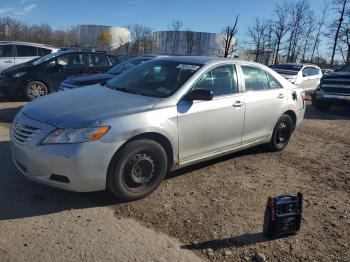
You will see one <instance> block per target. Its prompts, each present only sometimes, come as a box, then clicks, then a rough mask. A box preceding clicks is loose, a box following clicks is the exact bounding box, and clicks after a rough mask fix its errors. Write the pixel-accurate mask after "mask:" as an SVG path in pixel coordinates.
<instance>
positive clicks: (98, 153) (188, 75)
mask: <svg viewBox="0 0 350 262" xmlns="http://www.w3.org/2000/svg"><path fill="white" fill-rule="evenodd" d="M94 55H97V54H95V53H76V52H75V53H56V54H52V55H49V56H46V57H42V58H39V59H38V60H34V61H32V62H30V63H29V64H27V65H23V67H20V68H18V67H17V69H14V71H11V74H20V72H26V73H23V77H24V76H26V77H27V78H23V79H22V80H21V81H23V82H24V83H27V81H29V79H30V78H29V77H28V76H29V75H34V74H35V72H36V71H39V69H38V68H39V67H42V68H43V69H40V70H47V71H45V72H47V74H50V77H53V76H55V75H57V74H59V73H60V72H61V71H59V70H62V71H63V70H66V69H67V65H69V64H70V63H73V65H76V64H79V65H80V64H82V63H83V64H85V65H86V66H85V67H87V68H88V67H89V63H87V61H90V60H91V58H90V57H92V56H94ZM70 56H72V57H70ZM107 58H108V56H106V59H107ZM60 61H64V62H60ZM71 61H73V62H71ZM132 61H135V60H132ZM141 62H142V61H141ZM141 62H140V64H139V65H137V66H131V67H132V68H130V70H127V69H128V66H127V65H128V64H127V63H126V64H123V65H120V67H121V69H120V72H122V71H125V70H127V71H126V72H124V73H122V74H119V75H118V76H116V77H113V78H111V79H109V80H107V81H105V80H103V82H102V83H100V84H94V85H90V86H87V87H84V88H74V89H75V90H71V91H65V92H57V93H55V94H50V95H48V96H44V97H40V98H39V99H36V100H35V101H33V102H31V103H28V104H27V105H26V106H25V107H23V108H22V110H21V111H20V112H19V113H18V114H17V115H16V117H15V118H14V122H13V124H12V125H11V131H10V135H11V151H12V155H13V160H14V163H15V165H16V167H17V168H18V170H19V171H20V172H21V173H23V174H24V175H25V176H26V177H28V178H29V179H31V180H33V181H36V182H39V183H42V184H45V185H49V186H53V187H58V188H61V189H67V190H72V191H79V192H87V191H97V190H104V189H109V190H110V191H111V192H113V193H114V194H115V195H116V196H117V197H119V198H121V199H124V200H135V199H140V198H143V197H145V196H147V195H149V194H151V193H152V192H153V191H154V190H155V189H156V188H157V187H158V185H159V184H160V182H161V181H162V180H163V178H164V177H165V174H166V172H167V171H169V170H175V169H178V168H181V167H184V166H187V165H191V164H194V163H198V162H202V161H205V160H208V159H212V158H215V157H218V156H222V155H225V154H228V153H232V152H235V151H239V150H242V149H246V148H249V147H252V146H256V145H260V144H267V145H268V146H269V148H270V149H271V150H272V151H278V150H282V149H284V148H285V147H286V146H287V144H288V142H289V140H290V137H291V135H292V133H293V131H294V130H295V128H296V127H297V126H298V125H299V124H300V123H301V121H302V120H303V117H304V113H305V104H304V92H303V90H302V89H301V88H298V87H296V86H295V85H293V84H291V83H290V82H289V81H287V80H286V79H285V78H283V77H282V76H281V75H279V74H278V73H276V72H275V71H273V70H271V69H270V68H268V67H266V66H264V65H261V64H258V63H253V62H245V61H238V60H232V59H224V58H215V57H191V56H189V57H157V58H154V59H150V60H149V61H146V62H144V63H141ZM109 66H110V65H109ZM29 68H30V69H29ZM33 68H35V70H34V69H33ZM27 69H28V70H27ZM30 70H32V71H30ZM50 70H53V72H51V71H50ZM50 72H51V73H50ZM6 74H9V72H6ZM25 79H26V80H25ZM72 79H73V78H72ZM31 81H32V80H31ZM67 81H68V80H67ZM29 83H30V82H29ZM57 83H58V81H56V82H55V83H54V84H53V85H52V86H53V87H57ZM26 86H28V84H27V85H26ZM50 87H51V86H50ZM48 90H49V89H48Z"/></svg>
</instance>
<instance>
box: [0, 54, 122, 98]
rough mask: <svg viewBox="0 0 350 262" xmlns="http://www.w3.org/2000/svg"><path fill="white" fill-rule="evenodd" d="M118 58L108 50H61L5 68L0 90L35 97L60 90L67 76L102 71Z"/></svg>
mask: <svg viewBox="0 0 350 262" xmlns="http://www.w3.org/2000/svg"><path fill="white" fill-rule="evenodd" d="M115 62H116V61H115V58H114V57H113V56H112V55H108V54H106V53H100V52H88V51H59V52H56V53H52V54H49V55H46V56H42V57H40V58H37V59H34V60H31V61H29V62H26V63H23V64H20V65H16V66H13V67H10V68H8V69H6V70H4V71H2V73H1V75H0V92H2V93H4V94H6V95H8V96H10V97H19V96H25V97H26V98H28V99H29V100H33V99H36V98H38V97H41V96H44V95H47V94H49V93H52V92H55V91H57V90H58V87H59V84H60V83H61V82H62V81H63V80H64V79H66V78H67V77H70V76H74V75H80V74H96V73H103V72H106V71H107V70H109V69H110V68H111V67H112V66H113V65H114V64H115Z"/></svg>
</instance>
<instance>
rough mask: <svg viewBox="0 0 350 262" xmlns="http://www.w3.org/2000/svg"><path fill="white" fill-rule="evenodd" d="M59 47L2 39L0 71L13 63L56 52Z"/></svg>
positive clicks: (16, 63) (0, 44)
mask: <svg viewBox="0 0 350 262" xmlns="http://www.w3.org/2000/svg"><path fill="white" fill-rule="evenodd" d="M57 50H58V49H57V48H55V47H53V46H49V45H44V44H36V43H28V42H18V41H0V72H1V71H3V70H4V69H6V68H8V67H11V66H13V65H18V64H21V63H25V62H27V61H30V60H32V59H34V58H37V57H39V56H43V55H47V54H50V53H53V52H56V51H57Z"/></svg>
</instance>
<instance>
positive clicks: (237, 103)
mask: <svg viewBox="0 0 350 262" xmlns="http://www.w3.org/2000/svg"><path fill="white" fill-rule="evenodd" d="M243 105H244V103H243V102H241V101H236V102H235V103H234V104H233V105H232V106H233V107H241V106H243Z"/></svg>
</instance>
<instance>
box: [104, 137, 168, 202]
mask: <svg viewBox="0 0 350 262" xmlns="http://www.w3.org/2000/svg"><path fill="white" fill-rule="evenodd" d="M166 171H167V155H166V152H165V150H164V148H163V147H162V146H161V145H160V144H159V143H157V142H156V141H153V140H149V139H140V140H135V141H131V142H129V143H128V144H126V145H125V146H124V147H123V148H122V149H121V150H120V151H118V153H117V154H116V155H115V156H114V158H113V159H112V162H111V164H110V168H109V172H108V178H107V187H108V189H109V190H111V191H112V192H113V193H114V194H115V195H116V196H117V197H118V198H120V199H123V200H126V201H132V200H137V199H140V198H144V197H146V196H148V195H150V194H151V193H152V192H153V191H154V190H155V189H156V188H157V187H158V185H159V184H160V182H161V181H162V180H163V178H164V176H165V174H166Z"/></svg>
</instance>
